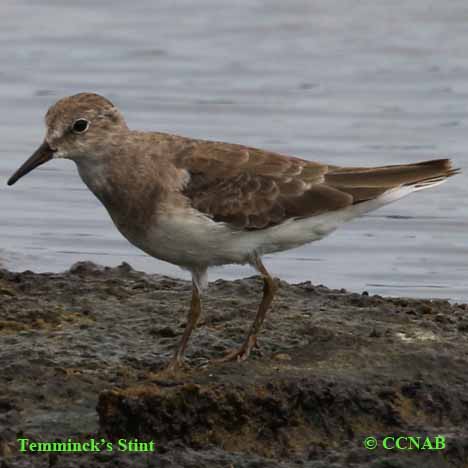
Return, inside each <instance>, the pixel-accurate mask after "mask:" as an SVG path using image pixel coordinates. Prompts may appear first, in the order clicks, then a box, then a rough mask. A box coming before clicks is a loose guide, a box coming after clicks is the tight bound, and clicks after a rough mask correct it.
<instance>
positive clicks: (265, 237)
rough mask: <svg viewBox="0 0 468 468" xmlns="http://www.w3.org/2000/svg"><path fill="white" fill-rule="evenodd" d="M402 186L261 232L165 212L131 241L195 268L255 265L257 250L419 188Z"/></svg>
mask: <svg viewBox="0 0 468 468" xmlns="http://www.w3.org/2000/svg"><path fill="white" fill-rule="evenodd" d="M414 190H415V189H414V187H399V188H396V189H393V190H389V191H388V192H386V193H384V194H382V195H381V196H380V197H378V198H376V199H374V200H370V201H368V202H364V203H360V204H357V205H353V206H349V207H347V208H344V209H342V210H337V211H333V212H330V213H324V214H321V215H317V216H313V217H310V218H305V219H290V220H288V221H285V222H284V223H282V224H280V225H278V226H274V227H271V228H268V229H262V230H259V231H240V230H235V229H233V228H232V227H231V226H229V225H228V224H225V223H218V222H215V221H213V220H212V219H210V218H208V217H207V216H204V215H203V214H201V213H200V212H198V211H196V210H190V211H187V210H184V211H179V212H175V213H172V214H159V215H158V223H157V225H156V226H154V227H153V228H151V229H150V230H149V232H148V233H147V235H146V236H145V239H138V240H135V239H129V240H130V241H131V242H133V243H134V244H136V245H137V246H138V247H140V248H141V249H142V250H144V251H145V252H147V253H149V254H150V255H152V256H154V257H157V258H160V259H161V260H165V261H167V262H170V263H174V264H176V265H179V266H182V267H187V268H193V267H197V266H202V267H209V266H214V265H224V264H228V263H241V264H242V263H251V262H252V258H253V254H254V253H256V254H257V255H260V256H261V255H264V254H267V253H273V252H280V251H283V250H288V249H291V248H294V247H298V246H300V245H303V244H307V243H309V242H313V241H316V240H319V239H322V238H323V237H325V236H327V235H328V234H330V233H331V232H333V231H334V230H335V229H336V228H337V227H339V226H340V225H341V224H343V223H344V222H346V221H349V220H351V219H353V218H355V217H357V216H361V215H362V214H364V213H366V212H368V211H372V210H375V209H377V208H380V207H381V206H383V205H386V204H387V203H391V202H393V201H395V200H398V199H399V198H402V197H404V196H406V195H408V194H409V193H411V192H413V191H414Z"/></svg>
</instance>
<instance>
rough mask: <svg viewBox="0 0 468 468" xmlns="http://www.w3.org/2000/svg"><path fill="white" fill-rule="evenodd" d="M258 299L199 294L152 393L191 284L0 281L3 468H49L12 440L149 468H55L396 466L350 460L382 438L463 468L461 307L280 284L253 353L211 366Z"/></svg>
mask: <svg viewBox="0 0 468 468" xmlns="http://www.w3.org/2000/svg"><path fill="white" fill-rule="evenodd" d="M261 287H262V284H261V281H260V279H259V278H258V277H250V278H244V279H241V280H235V281H224V280H217V281H214V282H212V283H210V286H209V288H208V290H207V293H206V294H205V295H204V298H203V313H202V316H201V319H200V324H199V326H198V328H197V329H196V330H195V332H194V334H193V336H192V340H191V342H190V344H189V348H188V352H187V357H188V362H189V364H190V366H191V369H190V370H187V371H186V372H184V373H182V374H181V375H180V376H179V377H178V378H174V379H167V378H163V379H161V377H160V375H158V372H159V371H160V370H161V369H162V368H163V367H164V366H165V364H166V363H167V362H168V360H169V358H170V356H171V354H172V352H173V349H174V347H175V345H176V344H177V342H178V340H179V338H180V335H181V334H182V332H183V327H184V324H185V319H186V313H187V309H188V305H189V300H190V288H191V286H190V283H189V282H187V281H184V280H178V279H173V278H169V277H165V276H160V275H148V274H145V273H142V272H138V271H135V270H133V269H132V268H131V267H130V266H129V265H128V264H125V263H124V264H122V265H120V266H119V267H114V268H110V267H102V266H98V265H95V264H93V263H90V262H79V263H77V264H75V265H73V266H72V267H71V268H70V269H69V270H68V271H66V272H64V273H40V274H36V273H33V272H30V271H26V272H22V273H14V272H9V271H8V270H5V269H0V344H1V347H0V360H1V361H2V362H3V363H6V365H4V371H3V372H2V373H1V376H0V395H2V397H1V399H0V426H3V427H4V429H3V430H2V432H1V433H0V456H3V457H4V461H5V463H7V465H6V466H10V465H8V464H9V463H10V464H11V466H17V465H16V464H18V466H25V467H26V466H48V463H49V458H50V456H51V455H47V454H41V455H38V456H32V455H31V454H22V453H18V452H17V442H16V440H15V438H16V436H17V434H23V435H24V437H28V438H30V439H31V440H38V441H48V440H49V441H50V440H56V439H57V440H64V439H65V440H66V438H67V437H73V438H78V439H82V440H83V439H86V438H90V437H94V436H98V435H99V436H103V437H106V438H109V439H111V440H117V439H119V438H128V439H131V438H132V439H133V438H137V439H141V440H150V439H154V440H155V443H156V452H157V453H155V454H127V453H120V452H116V451H114V452H112V453H98V454H89V453H87V454H60V455H54V457H55V456H57V459H56V460H55V459H54V460H55V461H54V466H58V467H61V466H79V464H80V463H83V462H85V463H86V464H87V466H101V465H102V464H103V463H104V462H105V463H106V465H105V466H117V465H119V466H147V464H148V460H149V459H150V458H153V459H154V458H155V457H156V458H157V459H158V460H159V461H158V462H157V463H159V462H160V463H161V465H158V464H155V465H154V466H195V465H196V464H198V466H206V467H218V466H230V465H232V466H235V467H236V468H238V467H244V466H245V467H247V466H253V465H252V464H255V463H258V464H259V465H257V466H272V467H273V466H284V467H289V466H308V467H309V466H311V467H312V466H313V467H317V468H318V467H321V466H334V467H335V466H336V467H341V466H343V467H345V466H350V464H351V463H354V465H353V466H362V467H364V466H370V464H371V463H373V464H372V466H373V467H374V466H375V467H378V466H382V467H383V466H388V465H385V464H384V463H387V462H388V460H389V459H392V460H393V459H394V460H395V463H399V462H400V461H401V463H406V465H404V464H403V465H401V466H407V463H408V461H409V454H408V453H405V452H404V451H403V452H402V451H399V452H395V451H385V450H383V449H380V448H379V449H377V450H375V451H370V450H366V449H365V448H363V446H362V442H363V440H364V438H365V437H366V436H371V435H376V436H378V437H381V436H384V435H385V434H393V433H403V434H409V435H420V436H432V435H436V434H444V435H445V436H446V437H447V448H446V449H444V450H443V451H440V452H437V451H418V452H414V453H411V464H412V466H438V467H439V466H440V467H444V466H447V467H448V466H463V464H462V463H463V457H465V456H467V455H468V442H467V440H468V437H467V435H468V433H467V430H466V424H465V423H464V421H466V420H467V419H468V401H467V400H466V393H467V390H468V376H467V375H466V367H467V364H468V305H467V304H450V303H449V302H448V301H446V300H440V299H436V300H432V301H431V300H426V299H410V298H384V297H382V296H378V295H376V296H370V295H368V294H367V293H362V294H358V293H348V292H347V291H346V290H344V289H339V290H337V289H335V290H332V289H328V288H326V287H324V286H314V285H312V284H311V283H310V282H305V283H300V284H296V285H291V284H288V283H286V282H283V281H281V283H280V289H279V291H278V297H277V298H276V299H275V300H274V302H273V306H272V310H271V311H270V312H269V313H268V315H267V318H266V320H265V327H264V329H263V330H262V332H261V334H260V336H259V345H260V351H258V352H254V354H253V356H252V357H251V359H250V360H248V361H247V362H244V363H227V364H223V365H213V364H210V363H209V359H211V358H216V357H220V356H222V355H223V354H224V352H225V351H226V350H228V349H230V348H232V347H234V346H238V345H239V344H240V343H241V342H242V339H243V337H244V334H245V331H246V330H247V328H248V327H249V326H250V323H251V321H252V320H253V317H254V315H255V310H256V307H257V304H258V301H259V298H260V296H259V293H260V291H261ZM275 460H277V461H275ZM164 463H166V465H164ZM380 463H382V464H381V465H380ZM429 463H431V464H432V463H438V464H434V465H430V464H429ZM392 466H400V465H392Z"/></svg>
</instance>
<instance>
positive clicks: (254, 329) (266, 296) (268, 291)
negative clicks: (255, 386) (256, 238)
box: [217, 256, 278, 362]
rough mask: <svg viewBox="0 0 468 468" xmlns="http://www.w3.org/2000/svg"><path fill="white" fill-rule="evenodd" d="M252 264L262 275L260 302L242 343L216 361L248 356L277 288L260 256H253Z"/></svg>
mask: <svg viewBox="0 0 468 468" xmlns="http://www.w3.org/2000/svg"><path fill="white" fill-rule="evenodd" d="M254 266H255V267H256V269H257V270H258V271H259V272H260V274H261V275H262V277H263V297H262V302H261V303H260V305H259V307H258V311H257V315H256V316H255V320H254V322H253V324H252V326H251V327H250V330H249V333H248V334H247V337H246V339H245V341H244V343H243V345H242V346H241V347H240V348H239V349H235V350H233V351H231V352H230V353H228V354H227V355H226V356H224V357H223V358H221V359H219V360H217V362H227V361H245V360H246V359H247V358H248V357H249V355H250V351H251V350H252V348H254V347H255V346H256V343H257V334H258V332H259V331H260V328H261V327H262V324H263V321H264V320H265V315H266V313H267V310H268V308H269V307H270V305H271V302H272V301H273V297H274V295H275V293H276V291H277V289H278V286H277V284H276V282H275V280H274V279H273V278H272V277H271V276H270V274H269V273H268V271H267V269H266V268H265V266H264V265H263V263H262V261H261V260H260V257H258V256H256V257H255V264H254Z"/></svg>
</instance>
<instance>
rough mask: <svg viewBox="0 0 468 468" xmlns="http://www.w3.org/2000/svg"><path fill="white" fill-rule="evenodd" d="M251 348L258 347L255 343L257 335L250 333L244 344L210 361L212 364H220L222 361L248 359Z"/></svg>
mask: <svg viewBox="0 0 468 468" xmlns="http://www.w3.org/2000/svg"><path fill="white" fill-rule="evenodd" d="M253 348H258V345H257V337H256V336H255V335H251V336H249V337H247V339H246V340H245V342H244V344H243V345H242V346H241V347H240V348H239V349H234V350H232V351H230V352H229V353H227V354H226V356H224V357H222V358H220V359H214V360H213V361H212V362H213V363H214V364H220V363H223V362H232V361H237V362H242V361H245V360H246V359H248V357H249V356H250V352H251V351H252V349H253Z"/></svg>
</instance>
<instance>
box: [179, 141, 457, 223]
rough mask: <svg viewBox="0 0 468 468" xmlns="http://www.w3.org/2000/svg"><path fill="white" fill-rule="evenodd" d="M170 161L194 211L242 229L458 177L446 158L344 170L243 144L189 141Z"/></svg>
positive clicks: (340, 207) (312, 214) (341, 206)
mask: <svg viewBox="0 0 468 468" xmlns="http://www.w3.org/2000/svg"><path fill="white" fill-rule="evenodd" d="M174 162H175V164H176V166H177V167H179V168H183V169H185V170H186V171H188V173H189V175H190V178H189V181H188V183H187V185H186V186H185V189H184V195H185V196H186V197H187V198H188V199H189V201H190V204H191V205H192V206H193V207H194V208H196V209H197V210H199V211H201V212H203V213H205V214H206V215H208V216H210V217H211V218H213V219H214V220H215V221H219V222H225V223H229V224H231V225H233V226H235V227H237V228H239V229H245V230H258V229H265V228H267V227H271V226H275V225H278V224H281V223H282V222H284V221H286V220H287V219H290V218H306V217H310V216H315V215H318V214H321V213H324V212H329V211H334V210H339V209H342V208H345V207H347V206H350V205H352V204H355V203H360V202H363V201H366V200H370V199H373V198H376V197H378V196H379V195H381V194H383V193H384V192H386V191H387V190H389V189H392V188H395V187H398V186H401V185H417V184H423V185H424V184H427V185H432V184H435V183H438V182H440V181H441V180H444V179H445V178H447V177H449V176H451V175H453V174H455V173H456V172H457V171H456V170H453V169H452V167H451V163H450V161H449V160H447V159H440V160H432V161H425V162H422V163H417V164H408V165H395V166H383V167H374V168H342V167H337V166H329V165H326V164H321V163H317V162H311V161H305V160H303V159H299V158H295V157H290V156H285V155H281V154H277V153H273V152H268V151H262V150H258V149H255V148H248V147H245V146H241V145H232V144H226V143H218V142H208V141H198V142H195V143H193V140H192V142H191V143H190V144H188V145H187V146H186V147H185V148H184V149H183V150H182V151H180V152H178V153H177V155H176V158H175V161H174Z"/></svg>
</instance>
